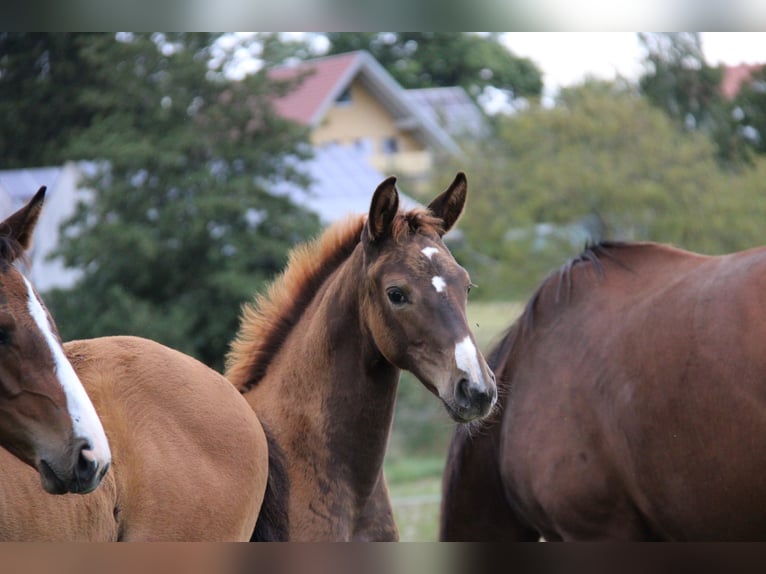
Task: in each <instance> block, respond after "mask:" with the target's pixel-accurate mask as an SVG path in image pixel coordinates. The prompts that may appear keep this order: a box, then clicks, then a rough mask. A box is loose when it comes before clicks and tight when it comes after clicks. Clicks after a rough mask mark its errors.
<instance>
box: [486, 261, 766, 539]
mask: <svg viewBox="0 0 766 574" xmlns="http://www.w3.org/2000/svg"><path fill="white" fill-rule="evenodd" d="M642 251H644V250H642V249H640V248H638V247H633V248H629V249H626V250H625V251H616V252H614V253H613V257H614V259H615V260H616V261H619V263H620V264H619V265H616V264H610V263H608V260H604V261H603V265H604V273H603V275H602V276H601V277H600V279H599V280H597V281H590V282H588V281H585V280H584V276H583V275H582V274H580V275H579V276H578V275H577V274H576V273H580V272H581V271H582V272H585V271H587V267H583V268H581V269H580V270H575V271H576V273H573V276H572V285H573V287H572V293H571V297H570V299H569V300H567V301H565V302H564V303H563V304H559V305H557V306H555V310H552V309H553V307H554V305H552V304H551V301H552V296H550V293H549V294H548V296H546V294H545V293H543V296H542V297H541V298H540V301H539V302H538V309H539V310H540V312H539V313H538V315H537V316H536V317H535V322H533V323H534V327H533V328H532V329H531V330H530V332H529V333H527V334H526V335H525V337H523V339H524V340H523V341H522V342H520V343H519V344H517V345H516V348H515V350H514V352H515V353H516V356H515V358H514V359H513V360H511V361H510V362H509V364H508V367H507V368H508V370H507V372H506V373H505V374H500V377H499V378H500V379H501V380H502V379H507V380H509V381H510V382H511V387H512V390H511V402H510V403H509V405H508V406H507V408H506V409H505V412H504V419H503V421H502V433H501V437H502V438H501V447H500V472H501V474H502V476H503V480H504V484H505V490H506V496H507V498H508V499H509V500H511V501H512V502H513V503H514V504H515V505H516V506H517V507H519V508H522V509H523V512H524V514H525V516H526V518H527V519H528V520H529V522H530V523H534V524H535V525H536V526H537V527H538V528H539V529H540V530H541V531H542V532H543V534H545V535H546V537H547V538H548V537H549V538H557V537H563V538H591V537H595V538H600V537H613V538H632V537H636V538H675V539H720V538H741V539H748V538H761V539H763V538H766V518H764V517H763V515H762V513H761V512H760V511H759V510H758V509H759V508H761V507H762V506H763V505H764V504H766V483H763V481H762V480H761V478H760V477H761V476H763V475H764V474H765V473H766V452H764V451H763V449H760V448H759V447H758V446H757V445H758V441H759V440H760V439H761V438H762V437H763V435H764V429H766V353H763V346H764V344H766V343H764V341H766V313H764V312H763V309H764V308H766V289H764V287H766V252H764V251H763V250H760V249H758V250H750V251H747V252H742V253H737V254H732V255H727V256H722V257H704V256H699V255H696V254H691V253H690V254H685V253H684V252H680V251H678V250H674V251H672V252H671V251H667V252H665V251H664V250H663V249H654V248H652V249H648V250H646V251H656V252H658V254H656V255H655V253H647V254H646V257H645V254H644V253H642ZM492 366H493V368H494V367H495V365H492Z"/></svg>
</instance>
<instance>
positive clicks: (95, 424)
mask: <svg viewBox="0 0 766 574" xmlns="http://www.w3.org/2000/svg"><path fill="white" fill-rule="evenodd" d="M24 283H25V284H26V286H27V295H28V298H29V300H28V307H29V314H30V315H31V316H32V318H33V319H34V321H35V324H36V325H37V327H38V328H39V329H40V331H41V332H42V334H43V336H44V337H45V342H46V343H48V348H49V349H50V351H51V355H53V362H54V365H55V372H56V376H57V377H58V380H59V382H60V383H61V386H62V387H63V389H64V395H65V396H66V402H67V409H68V410H69V416H70V417H71V418H72V428H73V431H74V436H76V437H81V438H84V439H87V440H88V441H89V442H90V446H91V449H90V451H91V455H92V458H93V459H94V460H96V461H97V462H98V463H99V465H101V466H103V465H105V464H108V463H109V462H110V461H111V452H110V450H109V443H108V442H107V439H106V434H105V433H104V427H103V426H101V421H100V419H99V418H98V415H97V414H96V409H95V408H94V407H93V403H91V402H90V398H89V397H88V395H87V393H86V392H85V388H84V387H83V386H82V383H81V382H80V378H79V377H78V376H77V373H75V371H74V367H72V364H71V363H70V362H69V359H67V358H66V355H65V354H64V349H63V348H62V347H61V343H60V342H59V340H58V338H57V337H56V335H55V334H54V333H53V329H52V328H51V325H50V322H49V321H48V315H47V313H46V312H45V309H43V306H42V305H41V304H40V301H39V300H38V298H37V295H36V294H35V291H34V289H33V288H32V285H31V284H30V283H29V281H27V279H26V277H24Z"/></svg>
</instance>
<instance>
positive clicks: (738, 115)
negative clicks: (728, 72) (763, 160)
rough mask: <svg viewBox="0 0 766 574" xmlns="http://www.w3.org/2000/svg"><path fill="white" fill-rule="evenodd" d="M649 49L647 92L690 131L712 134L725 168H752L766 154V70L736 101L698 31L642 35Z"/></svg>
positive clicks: (644, 90) (641, 82) (745, 86)
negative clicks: (756, 158) (725, 90)
mask: <svg viewBox="0 0 766 574" xmlns="http://www.w3.org/2000/svg"><path fill="white" fill-rule="evenodd" d="M639 38H640V40H641V43H642V44H643V46H644V49H645V50H646V57H645V65H646V71H645V73H644V74H643V75H642V76H641V78H640V80H639V85H640V88H641V91H642V93H643V94H644V95H645V96H646V97H647V98H648V100H649V101H650V102H651V103H652V104H654V105H655V106H657V107H658V108H659V109H661V110H663V111H665V112H666V113H667V114H668V115H669V116H670V117H671V118H672V119H673V121H674V122H676V124H677V125H679V126H680V127H681V128H682V129H683V130H686V131H699V132H702V133H704V134H706V135H708V136H709V137H710V138H711V139H712V140H713V142H714V143H715V145H716V148H717V156H718V159H719V161H720V163H721V164H722V165H723V166H724V167H726V168H728V169H733V168H741V167H742V166H743V164H747V165H749V164H752V163H753V160H754V156H755V155H760V154H764V153H766V88H764V86H766V68H765V69H762V70H761V71H760V72H756V73H755V74H754V75H753V77H752V78H751V79H750V80H749V81H746V82H744V83H743V84H742V86H741V89H740V91H739V93H738V95H737V96H736V98H735V99H733V100H727V98H726V97H725V96H724V94H723V91H722V89H721V88H722V79H723V67H722V66H717V67H713V66H710V65H709V64H708V63H707V61H706V60H705V56H704V51H703V46H702V40H701V37H700V34H699V33H698V32H684V33H680V32H673V33H663V34H639Z"/></svg>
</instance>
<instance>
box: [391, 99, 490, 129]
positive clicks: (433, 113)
mask: <svg viewBox="0 0 766 574" xmlns="http://www.w3.org/2000/svg"><path fill="white" fill-rule="evenodd" d="M405 95H406V97H407V98H408V99H409V100H410V102H412V103H413V104H414V105H416V106H417V107H418V108H419V109H420V111H421V113H422V114H423V115H426V116H429V117H430V118H431V120H432V121H433V122H435V123H437V124H438V125H440V126H441V127H442V128H444V129H445V130H446V131H447V132H449V133H450V134H451V135H452V136H464V135H470V136H473V137H482V136H484V135H486V131H487V123H486V121H485V118H484V115H483V114H482V112H481V110H480V109H479V107H478V106H477V105H476V103H475V102H474V101H473V100H472V99H471V97H470V96H469V95H468V94H467V93H466V91H465V90H464V89H463V88H462V87H460V86H453V87H447V88H421V89H413V90H405Z"/></svg>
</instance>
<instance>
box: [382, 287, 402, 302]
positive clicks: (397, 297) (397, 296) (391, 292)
mask: <svg viewBox="0 0 766 574" xmlns="http://www.w3.org/2000/svg"><path fill="white" fill-rule="evenodd" d="M386 295H388V300H389V301H391V303H393V304H394V305H397V306H398V305H404V304H405V303H406V302H407V296H406V295H405V294H404V291H402V290H401V289H399V288H398V287H391V288H389V289H388V290H387V291H386Z"/></svg>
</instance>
